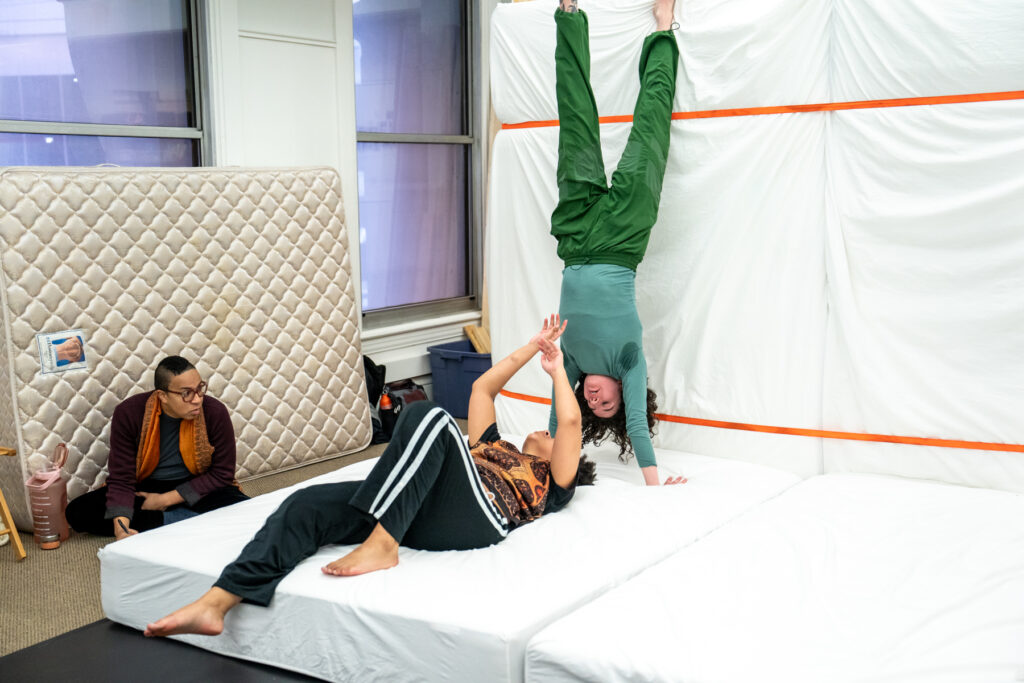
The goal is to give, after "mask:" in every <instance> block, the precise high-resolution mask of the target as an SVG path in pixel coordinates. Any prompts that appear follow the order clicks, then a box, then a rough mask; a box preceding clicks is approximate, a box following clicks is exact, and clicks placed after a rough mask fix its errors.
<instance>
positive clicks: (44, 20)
mask: <svg viewBox="0 0 1024 683" xmlns="http://www.w3.org/2000/svg"><path fill="white" fill-rule="evenodd" d="M186 1H187V0H146V1H145V2H138V1H136V0H74V2H62V1H61V0H3V2H0V119H12V120H19V121H56V122H61V123H63V122H70V123H108V124H119V125H135V126H172V127H189V126H194V125H195V116H194V111H193V107H192V102H193V97H192V92H191V87H192V86H191V75H190V74H191V70H192V65H191V59H192V57H191V50H190V38H189V35H188V32H187V30H186V24H185V5H186Z"/></svg>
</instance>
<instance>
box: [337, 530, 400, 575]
mask: <svg viewBox="0 0 1024 683" xmlns="http://www.w3.org/2000/svg"><path fill="white" fill-rule="evenodd" d="M396 564H398V541H396V540H395V539H394V537H393V536H392V535H391V534H389V533H388V532H387V531H385V530H384V527H382V526H381V525H380V524H379V523H378V524H377V526H375V527H374V528H373V531H371V532H370V535H369V536H368V537H367V538H366V540H365V541H363V542H362V544H360V545H359V547H357V548H356V549H355V550H353V551H352V552H350V553H349V554H348V555H346V556H345V557H342V558H340V559H337V560H335V561H334V562H331V563H330V564H329V565H327V566H325V567H323V568H322V570H321V571H323V573H324V574H330V575H331V576H358V575H359V574H368V573H370V572H375V571H377V570H379V569H390V568H391V567H394V566H395V565H396Z"/></svg>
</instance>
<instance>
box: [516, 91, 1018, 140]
mask: <svg viewBox="0 0 1024 683" xmlns="http://www.w3.org/2000/svg"><path fill="white" fill-rule="evenodd" d="M1022 99H1024V90H1008V91H1005V92H985V93H970V94H966V95H938V96H933V97H903V98H898V99H891V100H859V101H856V102H824V103H821V104H790V105H784V106H781V107H746V108H743V109H708V110H705V111H677V112H673V114H672V120H673V121H681V120H683V119H714V118H722V117H726V116H761V115H764V114H799V113H804V112H811V111H840V110H843V109H882V108H885V107H919V106H923V105H927V104H960V103H963V102H998V101H1001V100H1022ZM632 120H633V116H632V114H619V115H616V116H601V117H599V118H598V121H600V122H601V123H629V122H631V121H632ZM557 125H558V119H549V120H546V121H524V122H523V123H503V124H501V128H502V130H516V129H518V128H549V127H552V126H557Z"/></svg>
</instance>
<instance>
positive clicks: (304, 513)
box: [145, 316, 594, 636]
mask: <svg viewBox="0 0 1024 683" xmlns="http://www.w3.org/2000/svg"><path fill="white" fill-rule="evenodd" d="M564 329H565V326H564V325H562V326H559V324H558V317H557V316H552V317H551V320H550V324H549V323H548V322H547V321H546V322H545V324H544V328H543V329H542V330H541V332H539V333H538V334H537V335H535V336H534V337H533V339H531V340H530V342H529V343H528V344H526V345H525V346H523V347H521V348H520V349H518V350H517V351H514V352H513V353H512V354H511V355H509V356H508V357H507V358H505V359H504V360H502V361H501V362H499V363H498V364H497V365H495V366H494V367H492V368H491V369H490V370H488V371H487V372H485V373H484V374H483V375H481V376H480V377H479V378H478V379H477V380H476V381H475V382H474V383H473V391H472V394H471V395H470V399H469V420H468V431H469V443H471V444H473V446H472V447H467V445H466V441H465V440H464V439H463V437H462V434H461V432H460V431H459V427H458V425H457V424H456V422H455V420H454V419H453V418H452V417H451V416H450V415H449V414H448V413H446V412H445V411H443V410H442V409H441V408H439V407H437V406H436V405H434V404H433V403H431V402H429V401H417V402H415V403H412V404H410V405H409V406H408V407H407V408H405V410H403V411H402V412H401V414H400V415H399V418H398V423H397V424H396V425H395V433H394V436H393V438H392V440H391V443H389V444H388V447H387V449H386V450H385V451H384V453H383V454H382V455H381V456H380V459H379V460H378V461H377V464H376V465H374V467H373V469H372V470H371V471H370V473H369V475H368V476H367V478H366V479H365V480H364V481H346V482H339V483H335V484H320V485H317V486H309V487H307V488H304V489H301V490H299V491H296V492H295V493H293V494H292V495H291V496H289V497H288V498H287V499H286V500H285V501H284V502H283V503H282V504H281V506H280V507H279V508H278V509H277V510H276V511H275V512H274V513H273V514H272V515H271V516H270V517H269V518H267V521H266V523H265V524H264V525H263V528H262V529H260V530H259V531H258V532H257V533H256V536H255V537H254V538H253V540H252V541H250V542H249V544H248V545H246V546H245V548H243V549H242V552H241V554H240V555H239V556H238V558H237V559H236V560H235V561H234V562H232V563H231V564H229V565H228V566H227V567H226V568H225V569H224V571H223V572H222V573H221V575H220V578H219V579H218V580H217V582H216V583H214V585H213V587H212V588H210V590H208V591H207V592H206V593H205V594H204V595H203V596H202V597H200V598H199V599H198V600H197V601H195V602H193V603H191V604H189V605H186V606H185V607H182V608H181V609H179V610H177V611H176V612H174V613H172V614H170V615H168V616H166V617H164V618H163V619H160V620H158V621H156V622H155V623H152V624H149V625H148V626H147V627H146V631H145V634H146V635H147V636H168V635H173V634H176V633H199V634H204V635H216V634H218V633H220V632H221V631H222V630H223V628H224V616H225V615H226V614H227V613H228V611H230V610H231V609H232V608H234V607H235V606H236V605H238V603H240V602H242V601H243V600H244V601H245V602H248V603H252V604H256V605H262V606H266V605H268V604H270V600H271V598H272V597H273V595H274V590H275V589H276V587H277V584H278V583H279V582H280V581H281V579H283V578H284V577H285V575H287V574H288V572H290V571H291V570H292V569H293V568H295V566H296V565H298V564H299V563H300V562H301V561H302V560H304V559H305V558H307V557H309V556H311V555H313V554H314V553H315V552H316V551H317V549H318V548H320V547H321V546H325V545H330V544H339V545H349V544H355V543H358V544H360V545H358V546H357V547H356V548H355V549H353V550H352V551H351V552H349V553H348V554H347V555H345V556H344V557H341V558H339V559H337V560H335V561H333V562H331V563H329V564H328V565H326V566H324V567H323V568H322V571H323V572H324V573H325V574H328V575H331V576H355V575H357V574H365V573H367V572H372V571H376V570H380V569H388V568H389V567H394V566H395V565H397V564H398V546H399V545H404V546H406V547H410V548H418V549H421V550H468V549H470V548H483V547H485V546H489V545H493V544H495V543H498V542H499V541H501V540H502V539H504V538H505V537H506V536H507V535H508V534H509V533H510V532H511V531H513V530H514V529H516V528H518V527H520V526H522V525H524V524H527V523H528V522H531V521H533V520H535V519H537V518H538V517H540V516H541V515H544V514H550V513H553V512H557V511H558V510H560V509H562V508H563V507H564V506H565V505H566V504H567V503H568V502H569V500H570V499H571V498H572V497H573V494H574V493H575V490H576V486H577V485H583V484H590V483H593V480H594V463H592V462H589V461H586V459H585V457H584V456H581V455H580V447H581V443H582V432H581V427H580V409H579V405H578V404H577V403H576V398H575V397H574V396H573V393H572V387H570V386H569V381H568V379H567V378H566V376H565V368H564V367H563V365H562V352H561V351H560V350H559V349H558V347H557V346H556V345H555V344H554V341H555V340H556V339H557V338H558V337H559V336H560V335H561V334H562V331H563V330H564ZM538 351H540V352H541V354H542V356H541V366H542V367H543V368H544V371H545V372H547V373H548V374H549V375H550V376H551V379H552V381H553V382H554V385H555V388H554V393H555V409H556V411H557V412H558V426H559V429H558V435H557V436H556V437H555V438H551V437H550V436H548V434H547V432H544V431H540V432H534V433H532V434H530V435H529V436H528V437H527V438H526V440H525V441H524V442H523V452H520V451H519V450H518V449H517V448H516V447H515V446H513V445H512V444H510V443H509V442H507V441H504V440H502V438H501V435H500V434H498V430H497V426H496V425H495V414H494V397H495V396H497V394H498V392H499V391H501V388H502V387H503V386H504V385H505V383H506V382H508V380H509V379H510V378H511V377H512V375H514V374H515V373H516V372H517V371H518V370H519V369H520V368H522V367H523V366H524V365H525V364H526V363H527V361H529V360H530V359H531V358H533V356H534V355H535V354H536V353H537V352H538ZM399 473H400V474H401V476H396V475H398V474H399Z"/></svg>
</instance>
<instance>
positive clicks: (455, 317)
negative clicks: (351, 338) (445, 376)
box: [362, 311, 480, 384]
mask: <svg viewBox="0 0 1024 683" xmlns="http://www.w3.org/2000/svg"><path fill="white" fill-rule="evenodd" d="M479 323H480V311H464V312H460V313H449V314H445V315H439V316H437V317H434V318H430V319H428V320H416V321H410V322H406V323H398V324H392V325H386V326H382V327H372V328H369V329H365V328H364V329H363V332H362V345H363V353H364V354H366V355H367V356H369V357H370V358H371V359H372V360H373V362H374V363H377V364H378V365H384V366H386V367H387V374H386V377H385V379H386V381H388V382H394V381H396V380H400V379H408V378H415V379H416V380H417V381H419V382H420V384H423V383H424V382H423V381H422V380H423V377H424V376H425V375H429V374H430V353H429V352H428V351H427V347H428V346H434V345H435V344H445V343H448V342H453V341H459V340H460V339H465V338H466V335H465V333H464V332H463V331H462V328H463V327H464V326H465V325H477V324H479Z"/></svg>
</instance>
